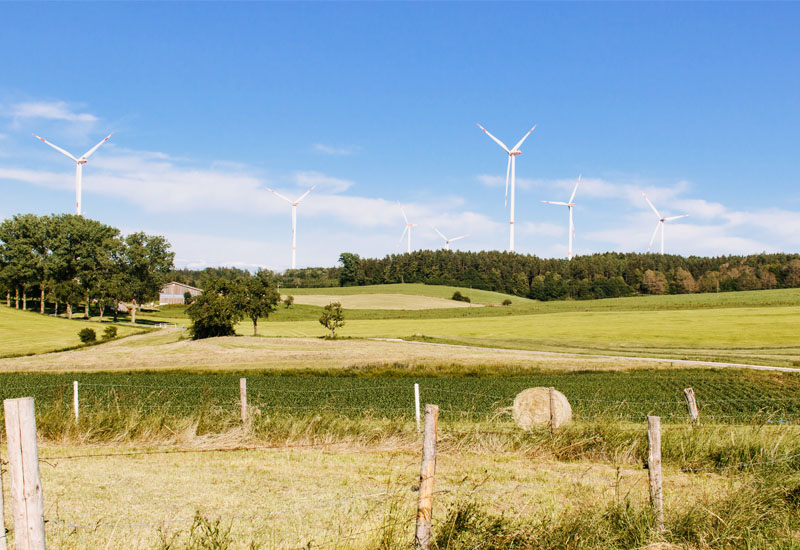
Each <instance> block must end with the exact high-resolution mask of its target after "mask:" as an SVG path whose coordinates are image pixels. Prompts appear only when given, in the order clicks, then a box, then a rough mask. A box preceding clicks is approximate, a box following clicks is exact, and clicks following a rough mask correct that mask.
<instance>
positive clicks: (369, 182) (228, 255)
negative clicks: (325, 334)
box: [0, 2, 800, 270]
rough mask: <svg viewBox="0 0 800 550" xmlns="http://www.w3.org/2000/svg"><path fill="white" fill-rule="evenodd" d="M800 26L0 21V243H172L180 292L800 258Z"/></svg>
mask: <svg viewBox="0 0 800 550" xmlns="http://www.w3.org/2000/svg"><path fill="white" fill-rule="evenodd" d="M798 21H800V4H795V3H775V4H768V3H758V4H747V3H730V4H727V3H710V4H695V3H691V4H689V3H664V4H645V3H618V4H611V3H547V4H526V3H519V2H514V3H397V4H392V3H372V4H368V3H346V4H339V3H274V4H264V3H225V4H214V3H181V4H167V3H158V4H155V3H135V4H126V3H102V4H101V3H84V4H70V3H58V4H56V3H16V4H9V3H2V4H0V52H2V53H0V59H2V63H1V64H0V67H2V73H0V197H2V199H0V217H7V216H10V215H13V214H14V213H17V212H35V213H39V214H48V213H51V212H72V211H73V209H74V198H73V197H74V165H73V164H72V163H71V161H69V160H68V159H66V158H65V157H62V156H61V155H59V154H58V153H57V152H55V151H53V150H52V149H50V148H48V147H46V146H45V145H43V144H42V143H40V142H38V141H36V140H35V139H34V138H33V137H32V136H31V133H33V132H35V133H37V134H39V135H41V136H43V137H45V138H46V139H48V140H50V141H52V142H54V143H56V144H58V145H60V146H62V147H64V148H65V149H67V150H69V151H71V152H72V153H73V154H75V155H80V154H82V153H83V152H85V151H86V150H88V149H89V148H90V147H92V146H93V145H94V144H95V143H96V142H98V141H99V140H100V139H102V138H103V137H104V136H105V135H107V134H108V133H109V132H111V131H114V132H115V134H114V136H113V137H112V139H111V140H110V141H109V142H108V143H107V144H106V145H104V146H103V147H102V148H100V149H99V150H98V152H97V153H96V154H95V155H94V156H93V157H92V158H91V159H90V160H89V163H88V164H87V165H86V166H85V169H84V193H83V208H84V212H85V214H86V215H87V216H89V217H92V218H95V219H99V220H101V221H103V222H106V223H109V224H112V225H115V226H117V227H120V228H121V229H122V230H123V231H125V232H131V231H136V230H145V231H148V232H151V233H158V234H163V235H166V236H167V237H168V238H169V240H170V241H171V242H172V244H173V248H174V250H175V252H176V256H177V259H176V263H177V264H178V265H181V266H190V267H202V266H206V265H237V266H242V267H251V268H252V267H256V266H263V267H267V268H270V269H277V270H282V269H285V268H286V267H288V265H289V261H290V207H289V205H288V204H286V203H284V202H283V201H281V200H279V199H277V198H276V197H274V196H273V195H271V194H270V193H269V191H268V190H267V187H268V186H269V187H273V188H275V189H277V190H279V191H280V192H282V193H284V194H287V195H291V196H293V198H294V197H296V196H299V195H300V194H302V193H303V192H304V191H305V189H307V188H308V187H309V186H311V185H314V184H316V185H317V188H316V189H315V190H314V192H313V193H311V194H310V195H309V196H308V198H307V199H306V200H305V201H304V202H303V203H302V204H301V205H300V207H299V211H298V253H297V257H298V265H300V266H306V265H333V264H334V263H335V262H336V259H337V258H338V255H339V253H340V252H343V251H350V252H357V253H359V254H361V255H363V256H383V255H385V254H387V253H394V252H402V251H404V250H405V244H403V246H398V245H397V242H398V238H399V237H400V233H401V232H402V230H403V223H404V222H403V219H402V215H401V213H400V209H399V207H398V205H397V202H398V201H402V203H403V204H404V206H405V208H406V211H407V212H408V213H409V217H410V218H411V221H412V222H416V223H419V224H420V226H419V227H416V228H414V234H413V240H412V245H413V247H414V248H415V249H417V248H435V247H439V246H441V245H442V242H441V239H440V238H439V237H438V236H437V235H436V233H434V231H433V230H432V229H431V228H430V225H435V226H436V227H438V228H439V229H440V230H441V231H442V232H443V233H444V234H445V235H448V236H455V235H460V234H463V233H469V235H470V236H469V237H468V238H465V239H463V240H460V241H458V242H457V243H454V245H457V246H455V247H456V248H459V249H463V250H486V249H505V248H506V247H507V245H508V212H507V211H506V210H504V207H503V184H504V178H505V168H506V158H507V157H506V155H505V153H504V152H503V151H502V150H501V149H500V148H499V147H497V145H495V144H494V143H493V142H492V141H491V140H489V139H488V138H487V137H486V136H485V135H484V134H483V133H482V132H481V131H480V130H479V129H478V128H477V126H476V123H481V124H482V125H483V126H485V127H486V128H487V129H488V130H489V131H490V132H492V133H493V134H495V135H496V136H497V137H498V138H500V139H501V140H503V141H505V142H506V143H508V144H509V145H512V144H514V143H516V142H517V140H519V138H520V137H522V135H523V134H524V133H525V132H526V131H527V130H528V129H529V128H530V127H531V126H532V125H534V124H536V125H537V128H536V130H535V131H534V132H533V134H532V135H531V136H530V138H529V139H528V140H527V141H526V142H525V144H524V146H523V147H522V155H521V156H520V157H518V162H517V178H518V181H517V186H518V188H517V205H516V218H517V239H516V240H517V251H519V252H525V253H533V254H538V255H541V256H547V257H553V256H564V255H566V248H567V212H566V209H565V208H557V207H553V206H550V205H545V204H542V203H541V202H540V201H541V200H556V201H565V200H567V199H568V198H569V194H570V192H571V188H572V186H573V185H574V182H575V180H576V179H577V177H578V175H579V174H583V181H582V183H581V187H580V188H579V190H578V193H577V196H576V203H577V206H576V208H575V226H576V235H575V248H576V252H577V253H592V252H603V251H607V250H617V251H645V250H646V249H647V244H648V241H649V240H650V236H651V234H652V231H653V229H654V227H655V225H656V223H657V219H656V217H655V215H654V214H653V212H652V211H650V209H649V208H648V206H647V204H646V203H645V202H644V200H643V199H642V197H641V194H640V191H641V190H644V191H645V192H647V194H648V196H649V197H650V198H651V199H652V200H653V202H654V203H655V205H656V206H657V207H658V208H659V210H660V211H661V212H662V214H665V215H676V214H683V213H688V214H690V217H689V218H685V219H682V220H678V221H676V222H674V223H672V224H669V225H668V226H667V233H666V250H667V252H672V253H679V254H703V255H719V254H739V253H749V252H760V251H762V250H766V251H785V252H798V250H800V185H798V184H800V178H798V173H799V172H800V170H798V169H800V147H798V137H797V128H798V127H800V94H798V89H800V71H798V70H797V68H798V67H800V33H798V32H797V29H796V24H797V22H798Z"/></svg>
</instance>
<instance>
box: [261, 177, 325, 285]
mask: <svg viewBox="0 0 800 550" xmlns="http://www.w3.org/2000/svg"><path fill="white" fill-rule="evenodd" d="M314 187H316V185H315V186H314ZM314 187H312V188H311V189H309V190H308V191H306V192H305V193H303V194H302V195H300V198H299V199H297V200H296V201H292V200H289V199H288V198H287V197H284V196H283V195H281V194H280V193H278V192H277V191H274V190H272V189H269V187H267V189H269V190H270V191H272V194H273V195H275V196H276V197H279V198H281V199H283V200H285V201H286V202H288V203H289V204H291V205H292V269H295V268H296V267H297V205H298V204H300V201H302V200H303V199H304V198H306V197H307V196H308V194H309V193H311V192H312V191H313V190H314Z"/></svg>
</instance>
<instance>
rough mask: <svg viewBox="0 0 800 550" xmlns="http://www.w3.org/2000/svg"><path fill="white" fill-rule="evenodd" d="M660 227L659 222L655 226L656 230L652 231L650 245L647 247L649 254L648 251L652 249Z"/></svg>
mask: <svg viewBox="0 0 800 550" xmlns="http://www.w3.org/2000/svg"><path fill="white" fill-rule="evenodd" d="M659 227H661V221H660V220H659V222H658V223H657V224H656V230H655V231H653V236H652V237H650V244H648V245H647V251H648V252H650V249H651V248H652V247H653V241H654V240H656V233H658V228H659Z"/></svg>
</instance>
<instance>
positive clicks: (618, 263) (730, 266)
mask: <svg viewBox="0 0 800 550" xmlns="http://www.w3.org/2000/svg"><path fill="white" fill-rule="evenodd" d="M339 263H340V264H341V267H340V268H339V273H338V278H339V284H340V285H341V286H351V285H372V284H387V283H426V284H434V285H452V286H461V287H470V288H476V289H481V290H493V291H497V292H503V293H506V294H513V295H515V296H524V297H528V298H533V299H536V300H560V299H567V298H571V299H577V300H587V299H593V298H615V297H619V296H629V295H633V294H686V293H696V292H724V291H734V290H760V289H772V288H797V287H800V255H799V254H753V255H749V256H719V257H700V256H689V257H683V256H675V255H667V254H665V255H661V254H639V253H618V252H606V253H602V254H592V255H587V256H576V257H574V258H573V259H572V260H571V261H568V260H565V259H545V258H539V257H537V256H530V255H524V254H516V253H512V252H497V251H486V252H460V251H452V250H421V251H417V252H412V253H410V254H393V255H390V256H386V257H384V258H380V259H371V258H360V257H359V256H358V255H357V254H352V253H343V254H341V256H340V258H339Z"/></svg>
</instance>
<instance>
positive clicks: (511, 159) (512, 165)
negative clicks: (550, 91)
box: [478, 124, 536, 252]
mask: <svg viewBox="0 0 800 550" xmlns="http://www.w3.org/2000/svg"><path fill="white" fill-rule="evenodd" d="M478 128H480V129H481V130H483V131H484V132H486V135H487V136H489V137H490V138H492V140H494V142H495V143H497V144H498V145H499V146H500V147H502V148H503V150H504V151H505V152H506V153H508V166H507V167H506V203H508V182H509V177H510V178H511V208H510V211H511V217H510V220H509V222H508V224H509V238H508V250H509V252H514V191H515V188H516V185H515V184H516V181H517V178H516V165H517V161H516V158H517V155H519V154H521V152H520V150H519V148H520V147H521V146H522V143H523V142H524V141H525V140H526V139H528V136H529V135H531V132H533V131H534V130H535V129H536V126H535V125H534V127H533V128H531V129H530V130H528V133H527V134H525V135H524V136H522V139H521V140H519V143H517V144H516V145H515V146H514V148H513V149H509V148H508V147H506V144H505V143H503V142H502V141H500V140H499V139H497V138H496V137H494V136H493V135H492V134H490V133H489V132H488V131H487V130H486V128H484V127H483V126H481V125H480V124H478Z"/></svg>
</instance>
